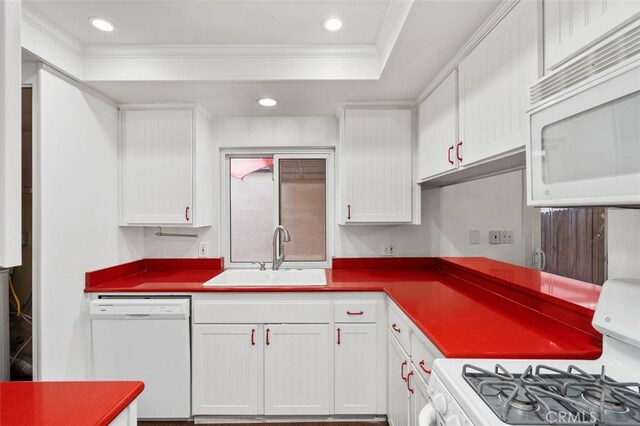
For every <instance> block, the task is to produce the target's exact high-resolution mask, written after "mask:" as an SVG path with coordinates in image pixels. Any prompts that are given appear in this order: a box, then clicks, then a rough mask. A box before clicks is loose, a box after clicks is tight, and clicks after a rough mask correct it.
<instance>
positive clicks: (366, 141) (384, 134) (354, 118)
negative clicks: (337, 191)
mask: <svg viewBox="0 0 640 426" xmlns="http://www.w3.org/2000/svg"><path fill="white" fill-rule="evenodd" d="M411 115H412V112H411V111H408V110H347V111H345V117H344V123H343V140H342V144H341V154H342V155H341V158H340V162H341V171H342V172H341V188H342V205H341V206H340V212H341V213H340V216H341V219H342V223H376V222H378V223H385V222H386V223H389V222H391V223H394V222H411V212H412V192H413V191H412V190H413V173H412V153H411V151H412V137H411V134H412V131H411Z"/></svg>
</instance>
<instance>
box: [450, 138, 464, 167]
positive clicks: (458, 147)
mask: <svg viewBox="0 0 640 426" xmlns="http://www.w3.org/2000/svg"><path fill="white" fill-rule="evenodd" d="M461 146H462V141H460V142H458V144H457V145H456V158H457V159H458V161H462V156H461V155H460V147H461ZM451 164H453V163H451Z"/></svg>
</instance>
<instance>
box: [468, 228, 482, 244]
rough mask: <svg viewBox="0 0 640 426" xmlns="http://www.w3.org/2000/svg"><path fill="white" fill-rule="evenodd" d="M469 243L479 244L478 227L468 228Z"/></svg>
mask: <svg viewBox="0 0 640 426" xmlns="http://www.w3.org/2000/svg"><path fill="white" fill-rule="evenodd" d="M469 244H480V230H479V229H470V230H469Z"/></svg>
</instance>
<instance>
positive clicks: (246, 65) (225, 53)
mask: <svg viewBox="0 0 640 426" xmlns="http://www.w3.org/2000/svg"><path fill="white" fill-rule="evenodd" d="M412 5H413V0H397V1H392V2H390V3H389V6H388V8H387V11H386V14H385V17H384V19H383V22H382V26H381V29H380V32H379V33H378V36H377V40H376V42H375V43H374V44H358V45H313V46H308V45H183V44H181V45H154V44H137V45H129V44H108V45H104V44H102V45H98V44H87V45H83V44H81V43H80V42H79V41H78V40H76V39H75V38H73V37H72V36H71V35H69V34H68V33H66V32H65V31H64V30H63V29H61V28H59V27H57V26H56V25H55V24H54V23H52V22H51V21H50V20H48V19H47V18H46V17H44V16H42V15H40V14H39V13H37V12H35V11H34V10H33V9H31V8H30V7H29V6H28V5H26V4H25V3H23V11H22V39H23V47H24V48H25V49H26V50H28V51H30V52H31V53H33V54H34V55H36V56H37V57H39V58H40V59H41V60H43V61H44V62H47V63H49V64H50V65H52V66H54V67H56V68H58V69H60V70H61V71H63V72H65V73H67V74H69V75H71V76H73V77H75V78H77V79H79V80H82V81H295V80H303V81H304V80H307V81H309V80H377V79H379V78H380V76H381V74H382V72H383V70H384V68H385V65H386V63H387V60H388V59H389V56H390V54H391V51H392V50H393V47H394V45H395V43H396V41H397V39H398V35H399V34H400V31H401V30H402V27H403V25H404V23H405V20H406V18H407V16H408V15H409V12H410V10H411V6H412Z"/></svg>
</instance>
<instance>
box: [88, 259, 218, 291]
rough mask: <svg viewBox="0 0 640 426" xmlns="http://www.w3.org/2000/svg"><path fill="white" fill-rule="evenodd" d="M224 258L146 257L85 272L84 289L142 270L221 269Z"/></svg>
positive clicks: (138, 272)
mask: <svg viewBox="0 0 640 426" xmlns="http://www.w3.org/2000/svg"><path fill="white" fill-rule="evenodd" d="M223 269H224V258H222V257H220V258H211V259H209V258H197V259H192V258H148V259H140V260H135V261H133V262H129V263H123V264H121V265H115V266H111V267H108V268H104V269H99V270H96V271H91V272H87V273H85V289H87V290H88V289H91V288H95V287H97V286H100V285H104V284H107V283H109V282H111V281H115V280H118V279H121V278H125V277H128V276H131V275H135V274H141V273H144V272H167V271H185V270H189V271H222V270H223Z"/></svg>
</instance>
